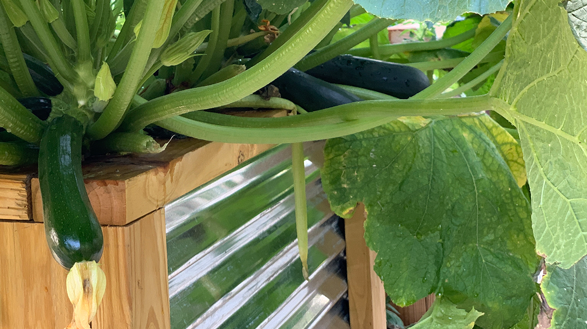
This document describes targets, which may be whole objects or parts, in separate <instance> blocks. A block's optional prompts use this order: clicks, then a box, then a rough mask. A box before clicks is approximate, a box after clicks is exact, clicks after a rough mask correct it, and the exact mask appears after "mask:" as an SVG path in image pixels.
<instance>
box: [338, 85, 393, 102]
mask: <svg viewBox="0 0 587 329" xmlns="http://www.w3.org/2000/svg"><path fill="white" fill-rule="evenodd" d="M337 86H339V87H340V88H342V89H344V90H346V91H348V92H350V93H351V94H353V95H355V96H358V97H360V98H362V99H364V100H366V101H369V100H380V99H397V98H395V97H393V96H390V95H387V94H384V93H380V92H378V91H373V90H369V89H364V88H359V87H354V86H347V85H339V84H337Z"/></svg>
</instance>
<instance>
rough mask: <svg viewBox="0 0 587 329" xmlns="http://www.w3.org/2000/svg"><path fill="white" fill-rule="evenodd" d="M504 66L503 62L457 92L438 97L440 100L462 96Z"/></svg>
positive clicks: (456, 90)
mask: <svg viewBox="0 0 587 329" xmlns="http://www.w3.org/2000/svg"><path fill="white" fill-rule="evenodd" d="M502 65H503V60H502V61H501V62H499V63H497V64H495V65H493V66H492V67H491V68H490V69H489V70H487V71H485V72H483V74H480V75H479V76H478V77H476V78H475V79H473V80H471V81H469V82H467V83H465V84H464V85H462V86H460V87H458V88H457V89H455V90H452V91H449V92H446V93H444V94H440V95H439V96H438V97H439V98H447V97H453V96H457V95H460V94H462V93H464V92H465V91H467V90H469V89H471V88H473V87H475V86H476V85H478V84H480V83H482V82H483V81H485V79H487V78H488V77H489V76H490V75H492V74H493V73H495V72H497V71H499V69H500V68H501V66H502Z"/></svg>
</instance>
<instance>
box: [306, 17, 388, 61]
mask: <svg viewBox="0 0 587 329" xmlns="http://www.w3.org/2000/svg"><path fill="white" fill-rule="evenodd" d="M391 22H392V20H389V19H384V18H375V19H373V20H371V21H370V22H369V23H367V25H365V26H363V27H362V28H361V29H359V30H358V31H356V32H355V33H353V34H351V35H348V36H346V37H344V38H342V39H340V40H338V41H337V42H335V43H332V44H330V45H328V46H326V47H324V48H321V49H319V50H318V51H316V52H315V53H312V54H311V55H308V56H306V57H305V58H304V59H302V60H301V61H300V62H299V63H298V64H296V66H295V68H296V69H298V70H300V71H306V70H309V69H311V68H313V67H316V66H318V65H320V64H322V63H324V62H327V61H329V60H331V59H333V58H334V57H336V56H338V55H340V54H342V53H345V52H347V51H348V50H349V49H351V48H353V47H354V46H356V45H358V44H359V43H361V42H363V41H365V40H366V39H368V38H369V37H370V36H371V35H373V34H377V33H378V32H379V31H381V30H383V29H385V28H386V27H388V26H389V24H391Z"/></svg>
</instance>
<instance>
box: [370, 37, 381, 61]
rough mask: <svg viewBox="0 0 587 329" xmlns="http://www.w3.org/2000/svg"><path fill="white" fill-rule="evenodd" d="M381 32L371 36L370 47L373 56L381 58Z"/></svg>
mask: <svg viewBox="0 0 587 329" xmlns="http://www.w3.org/2000/svg"><path fill="white" fill-rule="evenodd" d="M378 34H379V33H376V34H373V35H372V36H370V37H369V49H371V53H372V54H373V58H375V59H381V53H380V52H379V39H378V38H377V37H378Z"/></svg>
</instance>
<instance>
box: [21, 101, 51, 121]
mask: <svg viewBox="0 0 587 329" xmlns="http://www.w3.org/2000/svg"><path fill="white" fill-rule="evenodd" d="M18 101H19V102H20V104H22V105H23V106H24V107H26V108H27V109H29V110H30V111H31V112H32V113H33V114H34V115H35V116H36V117H37V118H39V119H41V120H47V118H49V115H50V114H51V106H52V105H51V99H49V98H47V97H26V98H21V99H19V100H18Z"/></svg>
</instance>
